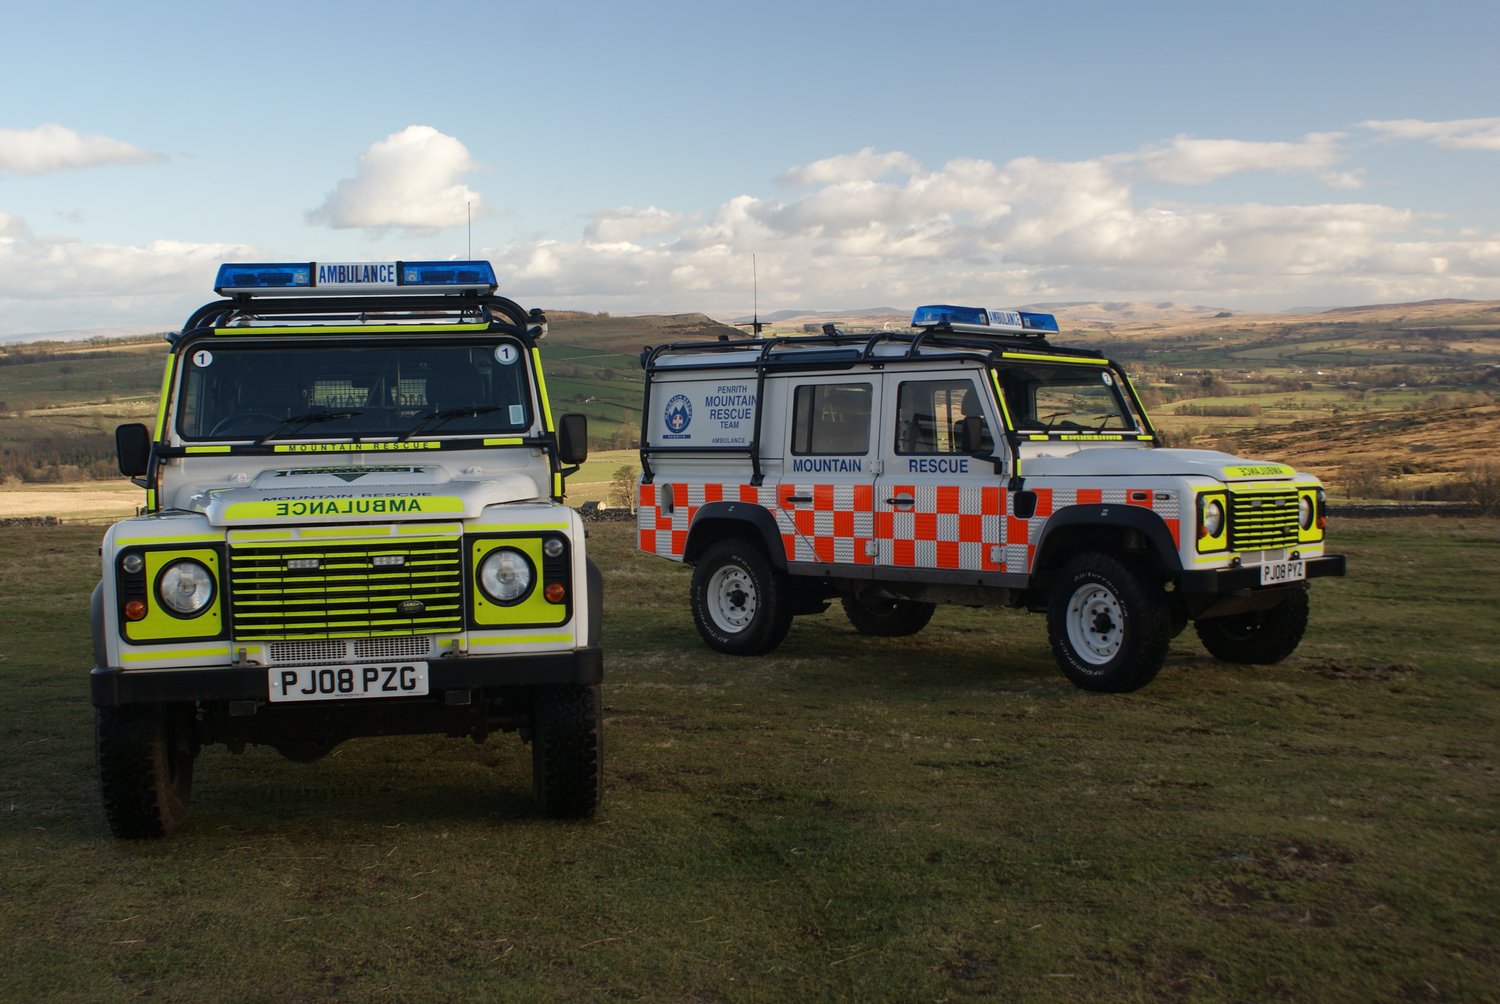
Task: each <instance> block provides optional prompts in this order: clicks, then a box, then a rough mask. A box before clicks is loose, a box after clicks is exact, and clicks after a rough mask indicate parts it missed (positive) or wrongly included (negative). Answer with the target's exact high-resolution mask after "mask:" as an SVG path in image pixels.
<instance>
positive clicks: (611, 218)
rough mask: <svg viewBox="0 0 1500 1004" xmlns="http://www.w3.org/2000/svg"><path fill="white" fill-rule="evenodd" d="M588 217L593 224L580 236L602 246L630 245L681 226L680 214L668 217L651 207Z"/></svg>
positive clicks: (611, 211)
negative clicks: (613, 244)
mask: <svg viewBox="0 0 1500 1004" xmlns="http://www.w3.org/2000/svg"><path fill="white" fill-rule="evenodd" d="M590 215H591V216H592V217H593V218H594V222H593V223H590V224H589V225H588V226H587V227H586V228H585V229H584V235H585V236H587V237H588V238H589V239H590V240H594V241H602V242H605V243H608V242H610V241H633V240H637V239H639V238H641V237H654V236H656V235H658V234H665V233H670V232H672V231H673V230H676V229H677V227H678V226H679V225H680V224H681V223H682V216H681V215H680V214H678V213H669V212H667V211H666V210H665V209H658V208H656V207H655V206H647V207H646V208H645V209H632V208H631V207H630V206H621V207H620V208H619V209H601V210H597V211H595V212H593V213H591V214H590Z"/></svg>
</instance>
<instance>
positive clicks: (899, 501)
mask: <svg viewBox="0 0 1500 1004" xmlns="http://www.w3.org/2000/svg"><path fill="white" fill-rule="evenodd" d="M885 504H886V505H916V504H917V500H916V499H914V498H912V497H911V496H910V495H898V496H896V497H895V498H893V499H886V500H885Z"/></svg>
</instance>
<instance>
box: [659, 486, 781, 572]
mask: <svg viewBox="0 0 1500 1004" xmlns="http://www.w3.org/2000/svg"><path fill="white" fill-rule="evenodd" d="M734 535H738V536H741V537H752V538H754V539H756V540H759V541H760V542H761V544H762V545H763V546H764V547H765V549H766V557H768V558H770V559H771V564H772V565H774V566H776V569H777V570H778V571H782V572H784V571H786V545H784V544H783V543H782V542H781V528H780V527H779V526H777V524H776V517H775V516H773V515H771V512H770V510H768V509H766V507H765V506H761V505H756V504H755V503H754V502H709V503H708V504H707V505H703V506H700V507H699V508H698V511H697V512H696V513H694V514H693V523H692V525H691V526H690V527H688V538H687V546H686V547H684V548H683V552H682V560H683V561H685V562H687V563H688V564H689V565H691V564H693V563H694V562H696V561H697V560H698V557H699V555H701V554H702V553H703V552H704V550H705V549H707V547H708V545H710V544H712V543H713V542H714V541H716V540H722V539H723V538H725V537H728V536H734Z"/></svg>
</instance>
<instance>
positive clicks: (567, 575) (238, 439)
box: [91, 261, 603, 837]
mask: <svg viewBox="0 0 1500 1004" xmlns="http://www.w3.org/2000/svg"><path fill="white" fill-rule="evenodd" d="M495 288H496V283H495V277H494V271H493V269H492V268H491V267H490V264H489V263H488V262H483V261H479V262H454V261H438V262H376V263H338V264H326V263H325V264H316V263H308V262H303V263H294V264H269V265H259V264H247V265H225V266H223V267H222V268H221V269H220V270H219V275H218V280H217V282H216V283H215V290H216V291H217V292H218V293H219V294H220V295H221V297H222V299H220V300H217V301H215V302H212V303H209V304H207V305H206V306H204V307H202V308H200V309H199V310H198V311H197V312H195V313H194V314H193V315H192V316H191V317H190V318H189V319H188V321H187V323H186V324H185V325H184V327H183V329H182V331H181V332H180V333H178V334H174V335H172V336H169V341H170V353H169V355H168V357H167V365H166V373H165V376H164V378H163V382H162V391H161V401H160V406H159V409H158V412H157V417H156V424H155V428H154V429H148V428H147V427H146V426H144V425H131V426H121V427H120V429H119V430H118V431H117V435H116V438H117V445H118V449H119V455H120V468H121V471H122V473H124V474H126V475H128V476H131V477H132V478H133V479H134V480H135V482H136V483H137V484H138V485H140V486H141V487H142V488H144V489H145V494H146V498H145V505H144V507H143V509H142V512H141V515H138V516H136V517H135V518H131V519H126V520H123V521H121V522H119V523H116V524H115V525H114V526H112V527H111V528H110V529H109V531H108V532H107V533H106V535H105V538H104V544H103V548H102V550H101V554H102V581H101V582H100V584H99V586H98V588H97V589H96V590H95V592H94V596H93V604H92V622H93V633H94V657H95V663H96V666H95V668H94V670H93V673H92V685H91V691H92V699H93V703H94V706H95V713H96V751H97V761H98V769H99V779H100V783H101V788H102V795H103V801H104V809H105V814H106V816H107V817H108V820H109V823H110V826H111V828H112V829H113V831H114V832H115V833H116V834H117V835H119V836H122V837H150V836H160V835H162V834H165V833H167V832H170V831H171V830H173V829H175V828H176V827H177V826H178V825H180V824H181V823H182V821H183V819H184V818H185V816H186V814H187V808H188V799H189V794H190V791H191V786H192V778H193V763H194V759H195V758H196V756H197V755H198V752H199V750H200V748H201V747H203V746H205V745H208V744H213V743H222V744H224V745H226V746H228V747H229V748H230V749H231V750H234V751H239V750H241V749H243V747H244V746H245V744H247V743H258V744H265V745H269V746H272V747H274V748H276V749H277V750H279V751H280V752H282V753H283V754H285V755H286V756H287V757H290V758H291V759H294V760H313V759H316V758H318V757H320V756H322V755H324V754H326V753H327V752H328V751H329V750H331V749H332V748H333V747H334V746H335V745H336V744H338V743H340V742H342V741H343V740H346V739H349V738H353V737H356V736H372V735H392V734H417V733H446V734H448V735H451V736H468V737H471V738H472V739H474V740H475V741H476V742H478V741H482V740H483V739H485V737H486V736H487V735H488V734H489V733H491V732H495V731H517V732H519V733H520V734H521V736H522V737H523V738H524V739H526V740H527V741H529V742H530V744H531V749H532V771H533V788H534V794H535V797H536V800H537V803H538V805H539V807H540V809H541V811H542V812H543V813H544V814H545V815H548V816H554V817H582V816H588V815H591V814H592V813H593V812H594V810H595V808H596V807H597V805H598V802H599V798H600V788H601V763H602V761H601V756H602V749H601V738H602V737H601V709H600V697H599V686H600V682H601V679H602V676H603V657H602V654H601V650H600V646H599V629H600V620H601V615H602V582H601V578H600V575H599V572H598V569H597V568H596V567H595V566H594V564H593V562H592V561H590V560H589V559H588V558H587V556H586V554H585V550H584V531H583V526H582V524H581V523H580V521H579V519H578V516H577V514H576V513H575V512H574V511H573V510H572V509H569V508H568V507H566V506H564V505H563V504H562V495H563V479H564V477H565V476H566V475H568V474H569V473H571V472H572V471H573V470H576V465H577V464H579V463H581V462H582V461H583V459H584V457H585V453H586V435H587V430H586V425H585V421H584V419H583V416H581V415H563V416H561V417H560V419H559V420H558V421H556V422H554V419H553V414H552V410H551V406H550V404H549V403H548V399H547V391H546V383H545V380H544V377H543V374H542V366H541V353H540V351H539V348H538V344H537V343H538V341H539V340H540V339H541V338H542V337H543V336H544V335H545V333H546V327H547V324H546V318H545V316H543V315H542V314H541V312H540V311H537V310H532V311H529V312H528V311H526V310H524V309H523V308H522V307H520V306H519V305H518V304H516V303H515V302H514V301H511V300H509V299H507V298H505V297H503V296H499V295H497V294H496V292H495Z"/></svg>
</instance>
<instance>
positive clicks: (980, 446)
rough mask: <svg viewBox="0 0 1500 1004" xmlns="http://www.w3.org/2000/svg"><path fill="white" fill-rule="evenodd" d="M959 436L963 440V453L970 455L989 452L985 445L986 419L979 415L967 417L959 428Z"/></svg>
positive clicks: (961, 443)
mask: <svg viewBox="0 0 1500 1004" xmlns="http://www.w3.org/2000/svg"><path fill="white" fill-rule="evenodd" d="M958 435H959V439H960V440H961V442H960V443H959V445H960V446H961V447H962V448H963V452H965V453H969V454H974V453H985V452H987V450H986V448H985V445H984V419H982V418H980V417H979V416H978V415H969V416H967V417H965V418H964V420H963V423H962V424H961V425H960V427H959V433H958Z"/></svg>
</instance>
